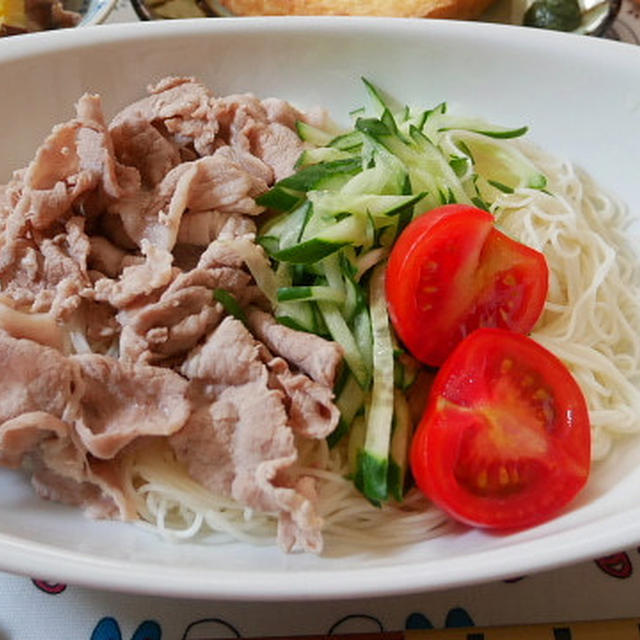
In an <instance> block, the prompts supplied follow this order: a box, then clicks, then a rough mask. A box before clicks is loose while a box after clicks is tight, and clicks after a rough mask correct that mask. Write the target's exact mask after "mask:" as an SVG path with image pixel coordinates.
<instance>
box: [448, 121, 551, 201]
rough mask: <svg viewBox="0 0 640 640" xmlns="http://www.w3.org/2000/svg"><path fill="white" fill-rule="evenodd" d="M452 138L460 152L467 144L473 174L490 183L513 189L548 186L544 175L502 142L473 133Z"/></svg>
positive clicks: (459, 132) (454, 135) (465, 132)
mask: <svg viewBox="0 0 640 640" xmlns="http://www.w3.org/2000/svg"><path fill="white" fill-rule="evenodd" d="M450 135H451V136H452V140H453V141H454V143H455V144H456V146H458V147H459V148H461V143H462V144H464V147H465V149H467V150H468V152H469V153H468V155H469V156H470V158H471V159H472V162H473V169H474V171H475V172H476V173H477V174H478V175H479V176H480V177H482V178H484V179H485V180H486V181H487V183H489V184H490V183H491V182H492V181H493V182H495V183H498V184H500V185H502V186H506V187H508V188H511V189H516V188H518V187H529V188H532V189H542V188H544V187H545V186H546V184H547V179H546V177H545V176H544V174H542V173H541V172H540V171H539V170H538V168H537V167H536V166H534V165H533V164H532V163H531V161H530V160H529V159H528V158H526V157H525V156H524V155H523V154H522V153H520V151H518V150H517V149H515V148H513V147H508V146H506V145H505V144H504V143H502V141H501V140H499V139H494V138H489V137H487V136H484V135H481V134H478V133H474V132H472V131H455V132H451V133H450ZM465 153H466V152H465ZM500 190H502V189H500Z"/></svg>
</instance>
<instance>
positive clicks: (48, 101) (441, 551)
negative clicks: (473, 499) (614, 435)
mask: <svg viewBox="0 0 640 640" xmlns="http://www.w3.org/2000/svg"><path fill="white" fill-rule="evenodd" d="M2 45H3V46H2V48H0V86H2V87H16V88H19V90H18V89H16V90H14V91H11V92H8V95H3V98H2V101H0V140H2V147H3V153H2V154H1V155H0V182H4V181H6V179H8V177H9V175H10V171H11V170H12V169H13V168H17V167H20V166H23V165H24V164H25V163H26V162H28V161H29V159H30V158H31V156H32V154H33V151H34V150H35V148H36V146H37V145H38V143H39V142H40V141H41V140H42V138H43V136H44V135H46V133H48V131H49V129H50V127H51V125H53V124H54V123H56V122H59V121H62V120H65V119H67V118H69V117H70V116H71V115H72V113H73V109H72V103H73V102H74V101H75V100H76V99H77V98H78V97H79V96H80V95H81V94H82V93H83V92H84V91H87V90H89V91H98V92H100V93H101V94H102V95H103V97H104V102H105V107H106V110H107V113H108V114H113V113H114V112H115V110H116V109H117V108H118V107H120V106H122V105H124V104H125V103H127V101H130V100H133V99H135V98H137V97H139V96H140V95H142V93H143V92H144V88H145V86H146V85H147V84H148V83H150V82H153V81H156V80H158V79H159V78H161V77H163V76H165V75H168V74H183V75H195V76H197V77H199V78H201V79H202V80H203V81H204V82H206V83H207V84H208V85H209V86H211V87H212V88H213V89H214V91H215V92H217V93H218V94H226V93H231V92H245V91H251V92H254V93H256V94H257V95H259V96H262V97H266V96H270V95H275V96H279V97H282V98H285V99H289V100H292V101H293V102H295V103H297V104H299V105H300V106H303V107H311V106H314V105H325V106H327V107H330V108H331V110H332V112H333V113H334V114H336V115H340V116H341V115H342V114H346V113H347V112H348V111H349V110H351V109H352V108H354V107H356V106H359V105H361V104H362V103H363V100H364V93H363V90H362V86H361V83H360V77H361V76H363V75H364V76H367V77H368V78H369V79H371V80H372V81H374V82H375V83H377V84H378V85H380V86H381V87H383V88H384V89H386V90H387V91H389V92H391V93H392V94H394V95H395V96H396V97H397V98H398V99H400V100H402V101H406V102H410V103H421V104H424V105H435V104H436V103H438V102H440V101H442V100H447V101H449V102H450V103H457V104H460V105H462V106H463V107H464V108H466V109H467V110H468V111H469V112H472V113H476V114H478V115H481V116H484V117H486V118H489V119H491V120H494V121H496V122H498V123H501V124H505V125H512V126H519V125H522V124H529V125H530V126H531V137H532V138H533V139H534V140H535V141H537V142H539V143H540V144H542V145H544V146H545V147H546V148H547V149H549V150H551V151H555V152H556V153H558V154H561V155H566V156H567V157H569V158H570V159H572V160H574V161H576V162H578V163H579V164H581V165H582V166H583V167H584V168H586V169H587V170H588V171H590V172H591V173H592V174H593V176H594V177H595V178H596V179H598V180H599V181H600V182H601V183H602V184H603V185H606V186H607V187H608V188H609V189H611V190H612V191H614V192H616V193H617V194H619V195H620V196H621V197H622V198H624V199H625V200H626V201H627V202H628V203H630V205H632V206H633V207H635V210H636V211H638V212H640V179H639V174H638V167H640V83H639V82H638V69H640V48H634V47H632V46H631V45H625V44H621V43H616V42H608V41H602V40H599V39H593V38H586V37H583V36H576V35H566V34H559V33H550V32H543V31H537V30H530V29H523V28H519V27H513V26H504V25H489V24H473V23H462V22H448V21H433V22H432V21H424V20H415V21H412V20H391V19H387V18H384V19H355V18H347V19H341V18H324V19H317V18H284V19H277V18H276V19H265V18H262V19H225V20H193V21H184V22H181V21H171V22H157V23H146V24H135V25H115V26H106V27H88V28H86V29H80V30H77V31H73V32H70V31H66V32H65V33H55V32H54V33H47V34H35V35H33V36H26V37H24V38H15V39H8V41H6V42H3V43H2ZM25 114H28V124H27V123H26V119H27V116H26V115H25ZM25 366H28V365H25ZM639 542H640V440H639V439H637V438H635V439H627V440H624V441H621V442H620V443H619V445H618V446H617V447H616V448H615V451H614V452H613V455H611V456H610V457H609V458H608V459H607V460H606V461H605V462H604V463H603V464H600V465H597V466H596V468H595V469H594V473H593V476H592V478H591V480H590V482H589V485H588V488H587V489H586V491H585V492H584V493H583V494H582V495H581V496H580V498H579V500H578V501H577V502H576V503H574V504H573V505H572V508H571V510H570V511H568V512H567V513H566V514H564V515H563V516H561V517H559V518H557V519H555V520H553V521H552V522H549V523H547V524H545V525H543V526H539V527H536V528H533V529H530V530H528V531H524V532H521V533H518V534H515V535H492V534H487V533H483V532H481V531H475V530H467V529H464V528H462V527H460V528H458V529H456V530H454V531H451V532H450V533H448V534H446V535H443V536H442V537H439V538H436V539H434V540H430V541H426V542H423V543H421V544H416V545H412V546H409V547H405V548H399V549H393V550H390V551H386V552H384V553H373V552H361V551H354V550H351V551H349V550H342V551H337V550H336V551H334V552H333V553H332V554H331V555H327V556H323V557H314V556H310V555H302V554H294V555H284V554H282V553H281V552H280V551H279V550H278V549H275V548H250V547H248V546H247V545H243V544H231V545H225V546H220V547H219V546H210V545H204V544H178V545H175V544H171V543H167V542H163V541H162V540H159V539H157V538H156V537H154V536H153V535H151V534H148V533H146V532H143V531H141V530H140V529H138V528H136V527H135V526H131V525H126V524H122V523H112V522H92V521H89V520H87V519H85V518H84V517H83V516H82V515H81V514H80V513H78V512H77V511H75V510H74V509H70V508H67V507H64V506H60V505H55V504H51V503H46V502H43V501H41V500H39V499H38V498H36V497H34V496H33V494H32V492H31V490H30V488H29V486H28V482H27V481H26V479H25V478H24V477H23V476H21V475H20V474H18V473H15V472H10V471H6V470H3V471H1V472H0V568H1V569H4V570H8V571H14V572H19V573H26V574H29V575H32V576H36V577H41V578H46V579H52V580H55V581H65V582H72V583H77V584H83V585H87V586H94V587H101V588H109V589H118V590H125V591H136V592H146V593H156V594H167V595H179V596H194V597H195V596H207V597H215V598H235V599H247V600H257V599H263V600H266V599H321V598H339V597H349V596H353V597H356V596H364V595H382V594H391V593H395V594H397V593H402V592H411V591H420V590H429V589H439V588H445V587H451V586H455V585H462V584H470V583H476V582H480V581H488V580H492V579H497V578H504V577H514V576H519V575H522V574H525V573H528V572H532V571H538V570H542V569H547V568H551V567H555V566H558V565H562V564H566V563H571V562H575V561H578V560H582V559H586V558H595V557H598V556H599V555H604V554H606V553H609V552H612V551H617V550H619V549H620V548H624V547H626V546H627V545H635V544H637V543H639Z"/></svg>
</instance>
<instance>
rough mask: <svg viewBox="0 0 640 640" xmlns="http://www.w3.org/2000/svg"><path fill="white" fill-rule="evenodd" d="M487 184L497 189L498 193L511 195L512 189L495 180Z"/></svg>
mask: <svg viewBox="0 0 640 640" xmlns="http://www.w3.org/2000/svg"><path fill="white" fill-rule="evenodd" d="M487 182H488V183H489V184H490V185H491V186H492V187H495V188H496V189H498V191H502V192H503V193H513V188H512V187H509V186H507V185H506V184H502V183H501V182H498V181H497V180H487Z"/></svg>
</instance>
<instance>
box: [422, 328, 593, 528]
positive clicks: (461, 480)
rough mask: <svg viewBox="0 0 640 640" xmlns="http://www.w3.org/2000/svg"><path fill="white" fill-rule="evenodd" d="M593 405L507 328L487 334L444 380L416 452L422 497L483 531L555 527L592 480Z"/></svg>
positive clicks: (459, 355) (450, 364)
mask: <svg viewBox="0 0 640 640" xmlns="http://www.w3.org/2000/svg"><path fill="white" fill-rule="evenodd" d="M590 460H591V436H590V426H589V414H588V410H587V405H586V402H585V399H584V396H583V394H582V391H581V390H580V387H579V386H578V384H577V382H576V381H575V380H574V378H573V376H572V375H571V373H570V372H569V370H568V369H567V368H566V367H565V366H564V364H563V363H562V362H561V361H560V360H558V358H556V357H555V356H554V355H553V354H552V353H550V352H549V351H547V350H546V349H545V348H544V347H542V346H541V345H539V344H538V343H537V342H535V341H533V340H532V339H531V338H528V337H527V336H524V335H522V334H518V333H513V332H511V331H508V330H505V329H478V330H477V331H475V332H473V333H472V334H471V335H470V336H469V337H467V338H466V339H465V340H463V341H462V342H461V343H460V344H459V345H458V347H457V348H456V349H455V350H454V352H453V353H452V354H451V356H450V357H449V358H448V359H447V361H446V362H445V364H444V365H443V367H442V368H441V369H440V371H439V372H438V374H437V376H436V379H435V381H434V383H433V386H432V388H431V393H430V395H429V400H428V403H427V407H426V410H425V412H424V414H423V418H422V420H421V422H420V424H419V426H418V429H417V430H416V434H415V435H414V439H413V442H412V445H411V468H412V472H413V475H414V478H415V480H416V483H417V485H418V486H419V487H420V489H421V490H422V491H423V492H424V493H425V494H426V495H427V496H429V497H430V498H431V499H432V500H433V502H435V503H436V504H437V505H439V506H440V507H441V508H442V509H444V510H445V511H447V512H448V513H449V514H450V515H451V516H452V517H454V518H456V519H457V520H460V521H462V522H465V523H467V524H471V525H473V526H478V527H489V528H497V529H505V528H522V527H528V526H532V525H535V524H537V523H539V522H542V521H544V520H547V519H549V518H550V517H552V516H553V515H555V514H557V513H558V512H559V511H560V510H561V509H562V508H563V507H565V506H566V505H567V504H568V503H569V502H570V501H571V500H572V499H573V498H574V497H575V496H576V494H577V493H578V492H579V491H580V489H581V488H582V487H583V486H584V484H585V483H586V481H587V478H588V475H589V468H590Z"/></svg>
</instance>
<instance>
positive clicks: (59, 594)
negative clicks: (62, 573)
mask: <svg viewBox="0 0 640 640" xmlns="http://www.w3.org/2000/svg"><path fill="white" fill-rule="evenodd" d="M137 20H138V18H137V16H136V14H135V12H134V11H133V9H132V7H131V5H130V4H129V2H128V0H119V3H118V6H117V9H116V10H115V11H114V12H113V13H112V15H111V16H110V18H109V20H108V22H111V23H113V22H130V21H137ZM605 37H608V38H612V39H616V40H621V41H624V42H630V43H635V44H640V3H638V0H623V3H622V7H621V10H620V13H619V16H618V18H617V20H616V21H615V22H614V24H613V25H612V26H611V27H610V28H609V29H608V31H607V33H606V34H605ZM639 77H640V76H639ZM638 593H640V547H639V548H637V549H627V550H621V551H620V552H619V553H616V554H613V555H610V556H607V557H604V558H597V559H594V560H592V561H590V562H583V563H580V564H577V565H573V566H569V567H565V568H562V569H557V570H554V571H549V572H545V573H540V574H536V575H532V576H524V577H520V578H517V579H515V580H511V581H508V582H507V581H503V582H494V583H489V584H483V585H479V586H473V587H466V588H457V589H450V590H447V591H439V592H432V593H425V594H416V595H411V596H402V597H390V598H385V599H378V600H376V599H370V598H369V599H366V600H343V601H339V602H331V603H326V602H325V603H313V602H308V603H307V602H298V603H291V604H281V603H278V604H273V603H246V602H217V601H204V600H179V599H169V598H158V597H150V596H149V597H147V596H140V595H135V596H132V595H128V594H120V593H111V592H102V591H98V590H92V589H85V588H80V587H75V586H73V585H65V584H55V583H51V582H43V581H41V580H38V576H33V577H31V578H27V577H23V576H14V575H9V574H4V573H0V640H32V639H33V640H45V639H46V640H202V639H204V638H235V637H256V636H274V635H287V636H291V635H322V634H348V633H378V632H381V631H398V630H403V629H431V628H445V627H462V626H491V625H509V624H533V623H541V622H544V623H553V622H562V621H572V620H606V619H612V618H626V617H637V616H638V615H639V614H640V602H639V601H638ZM25 603H27V606H25Z"/></svg>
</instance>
